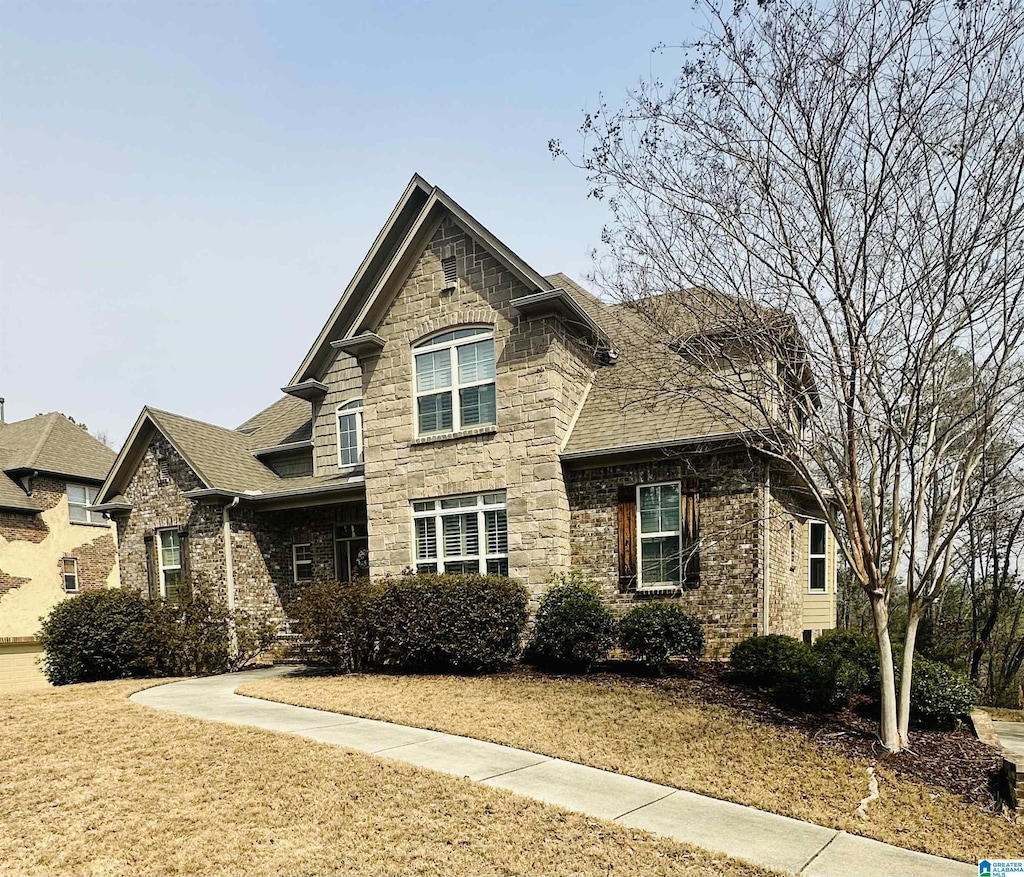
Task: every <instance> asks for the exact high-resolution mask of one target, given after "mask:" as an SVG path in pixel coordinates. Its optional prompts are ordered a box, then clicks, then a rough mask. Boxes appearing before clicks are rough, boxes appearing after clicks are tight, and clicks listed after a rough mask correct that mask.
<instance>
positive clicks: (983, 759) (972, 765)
mask: <svg viewBox="0 0 1024 877" xmlns="http://www.w3.org/2000/svg"><path fill="white" fill-rule="evenodd" d="M518 672H519V673H521V674H522V675H524V676H530V677H532V678H537V677H542V676H544V675H546V674H544V673H543V672H540V671H537V670H535V669H533V668H525V667H523V668H520V670H519V671H518ZM584 678H585V679H586V681H588V682H593V683H597V684H609V685H610V684H614V685H622V684H631V685H636V686H639V687H643V688H651V689H658V690H661V691H674V692H679V693H680V694H682V695H684V696H686V697H688V698H697V699H699V700H702V701H704V702H706V703H714V704H721V705H722V706H727V707H731V708H733V709H738V710H742V711H743V712H745V713H748V714H749V715H751V716H752V717H753V718H755V719H756V720H757V721H760V722H764V723H766V724H771V725H777V726H781V727H786V728H791V729H794V730H796V731H799V732H801V733H803V734H805V735H806V736H807V737H808V738H809V739H811V740H813V741H814V742H815V743H818V744H819V745H821V746H827V747H829V748H831V749H834V750H836V751H838V752H839V753H840V754H841V755H845V756H847V757H850V758H868V759H872V760H874V761H876V762H877V763H878V764H879V765H882V766H884V767H886V768H888V769H889V770H891V771H893V773H895V774H897V775H900V776H903V777H906V778H908V779H911V780H915V781H917V782H923V783H928V784H930V785H933V786H939V787H941V788H944V789H946V790H948V791H950V792H953V793H954V794H957V795H961V796H963V797H964V798H965V799H967V800H968V801H970V802H971V803H973V804H976V805H978V806H979V807H982V808H984V809H986V810H989V811H992V810H995V808H996V806H997V805H996V797H995V791H996V781H997V775H998V772H999V769H1000V766H1001V764H1002V757H1001V756H1000V755H999V753H998V752H997V751H996V750H995V749H994V748H993V747H991V746H988V745H986V744H984V743H982V742H981V741H980V740H978V738H977V737H975V736H974V734H973V733H972V732H971V731H970V729H967V728H961V729H957V730H951V731H934V730H924V729H914V728H911V734H910V749H907V750H904V751H903V752H900V753H897V754H895V755H894V754H892V753H890V752H887V751H886V750H885V749H884V748H883V747H882V744H881V742H880V740H879V738H878V707H877V704H875V703H873V702H872V701H871V699H870V698H868V697H864V696H860V697H857V698H855V699H854V700H853V701H852V702H851V704H850V706H849V707H848V708H847V709H845V710H842V711H841V712H836V713H829V714H816V713H805V712H797V711H794V710H789V709H785V708H783V707H780V706H777V705H776V704H774V703H772V701H771V700H770V695H769V694H768V692H763V691H759V690H758V689H754V688H750V687H748V686H745V685H740V684H738V683H736V682H733V681H731V680H730V678H729V667H728V665H727V664H721V663H715V662H701V663H700V664H697V665H696V666H690V667H688V668H686V669H677V670H670V671H669V672H668V674H666V675H665V676H663V677H660V678H652V677H650V676H643V675H639V674H638V673H637V672H636V670H635V669H633V668H632V666H631V665H630V664H628V663H626V662H622V663H621V664H619V663H617V662H608V663H607V664H605V665H602V666H601V667H599V668H598V669H597V671H595V672H592V673H590V674H588V675H587V676H586V677H584Z"/></svg>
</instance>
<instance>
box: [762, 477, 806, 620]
mask: <svg viewBox="0 0 1024 877" xmlns="http://www.w3.org/2000/svg"><path fill="white" fill-rule="evenodd" d="M768 515H769V517H768V528H769V533H770V534H771V536H770V539H771V546H770V549H769V552H768V562H769V565H770V569H769V576H768V577H769V581H770V582H771V588H770V593H769V600H768V616H769V624H770V629H771V632H772V633H784V634H786V635H787V636H795V637H797V639H799V638H800V637H801V636H802V634H803V619H802V615H803V592H804V591H806V590H807V554H806V552H803V553H802V556H803V558H804V561H803V563H804V565H803V567H801V566H800V562H799V558H800V556H801V552H800V550H799V541H800V540H801V539H806V538H807V525H806V523H805V521H804V520H802V519H801V518H800V517H798V516H797V515H796V514H795V512H794V511H793V510H792V509H790V508H788V507H787V505H786V504H784V503H783V502H781V501H780V500H779V498H778V497H777V496H772V497H771V500H770V502H769V506H768ZM801 570H803V574H802V575H801Z"/></svg>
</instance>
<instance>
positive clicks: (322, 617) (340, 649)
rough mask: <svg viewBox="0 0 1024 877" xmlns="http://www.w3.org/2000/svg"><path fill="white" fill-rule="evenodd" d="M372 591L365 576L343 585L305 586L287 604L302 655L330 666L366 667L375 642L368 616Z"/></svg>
mask: <svg viewBox="0 0 1024 877" xmlns="http://www.w3.org/2000/svg"><path fill="white" fill-rule="evenodd" d="M375 593H376V591H375V588H374V586H373V585H372V584H371V583H370V582H369V581H368V580H366V579H362V580H360V581H358V582H354V583H353V584H347V585H343V584H340V583H339V582H322V583H321V582H318V583H314V584H311V585H309V586H307V587H306V589H305V590H304V591H303V593H302V596H301V597H300V598H299V599H298V600H297V601H296V602H295V603H293V604H292V605H291V606H290V607H289V614H290V615H291V617H292V619H293V620H294V622H295V629H296V630H297V631H298V633H299V635H300V636H301V637H302V639H303V643H302V646H301V649H302V653H303V657H304V658H305V659H306V660H307V661H310V662H311V663H314V664H322V665H324V666H327V667H330V668H331V669H332V670H343V671H353V670H362V669H364V668H365V667H368V666H369V665H370V664H371V663H372V661H373V656H374V651H375V649H376V644H377V635H376V632H375V630H374V626H373V618H372V608H373V598H374V594H375Z"/></svg>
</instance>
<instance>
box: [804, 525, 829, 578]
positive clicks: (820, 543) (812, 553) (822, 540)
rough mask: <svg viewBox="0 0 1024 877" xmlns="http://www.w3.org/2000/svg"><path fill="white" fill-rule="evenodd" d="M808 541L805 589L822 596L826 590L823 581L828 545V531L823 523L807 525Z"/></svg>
mask: <svg viewBox="0 0 1024 877" xmlns="http://www.w3.org/2000/svg"><path fill="white" fill-rule="evenodd" d="M808 530H809V533H808V538H809V540H810V545H809V546H808V547H809V549H810V550H809V551H808V552H807V555H808V557H809V565H808V569H807V589H808V590H809V591H812V592H814V593H816V594H824V593H825V592H826V591H827V590H828V586H827V584H826V580H825V555H826V551H825V549H826V545H827V544H828V529H827V527H826V526H825V522H824V521H811V522H810V524H809V525H808Z"/></svg>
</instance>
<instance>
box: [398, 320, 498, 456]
mask: <svg viewBox="0 0 1024 877" xmlns="http://www.w3.org/2000/svg"><path fill="white" fill-rule="evenodd" d="M413 360H414V365H415V381H416V390H415V392H416V433H417V435H421V436H422V435H431V434H434V433H444V432H459V431H460V430H463V429H469V428H470V427H473V426H485V425H488V424H492V423H497V403H496V399H495V388H494V387H495V381H494V374H495V371H494V332H493V331H492V330H491V329H489V328H471V329H455V330H453V331H451V332H445V333H444V334H443V335H437V336H435V337H434V338H430V339H429V340H427V341H424V342H422V343H421V344H418V345H416V347H415V348H414V353H413Z"/></svg>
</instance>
